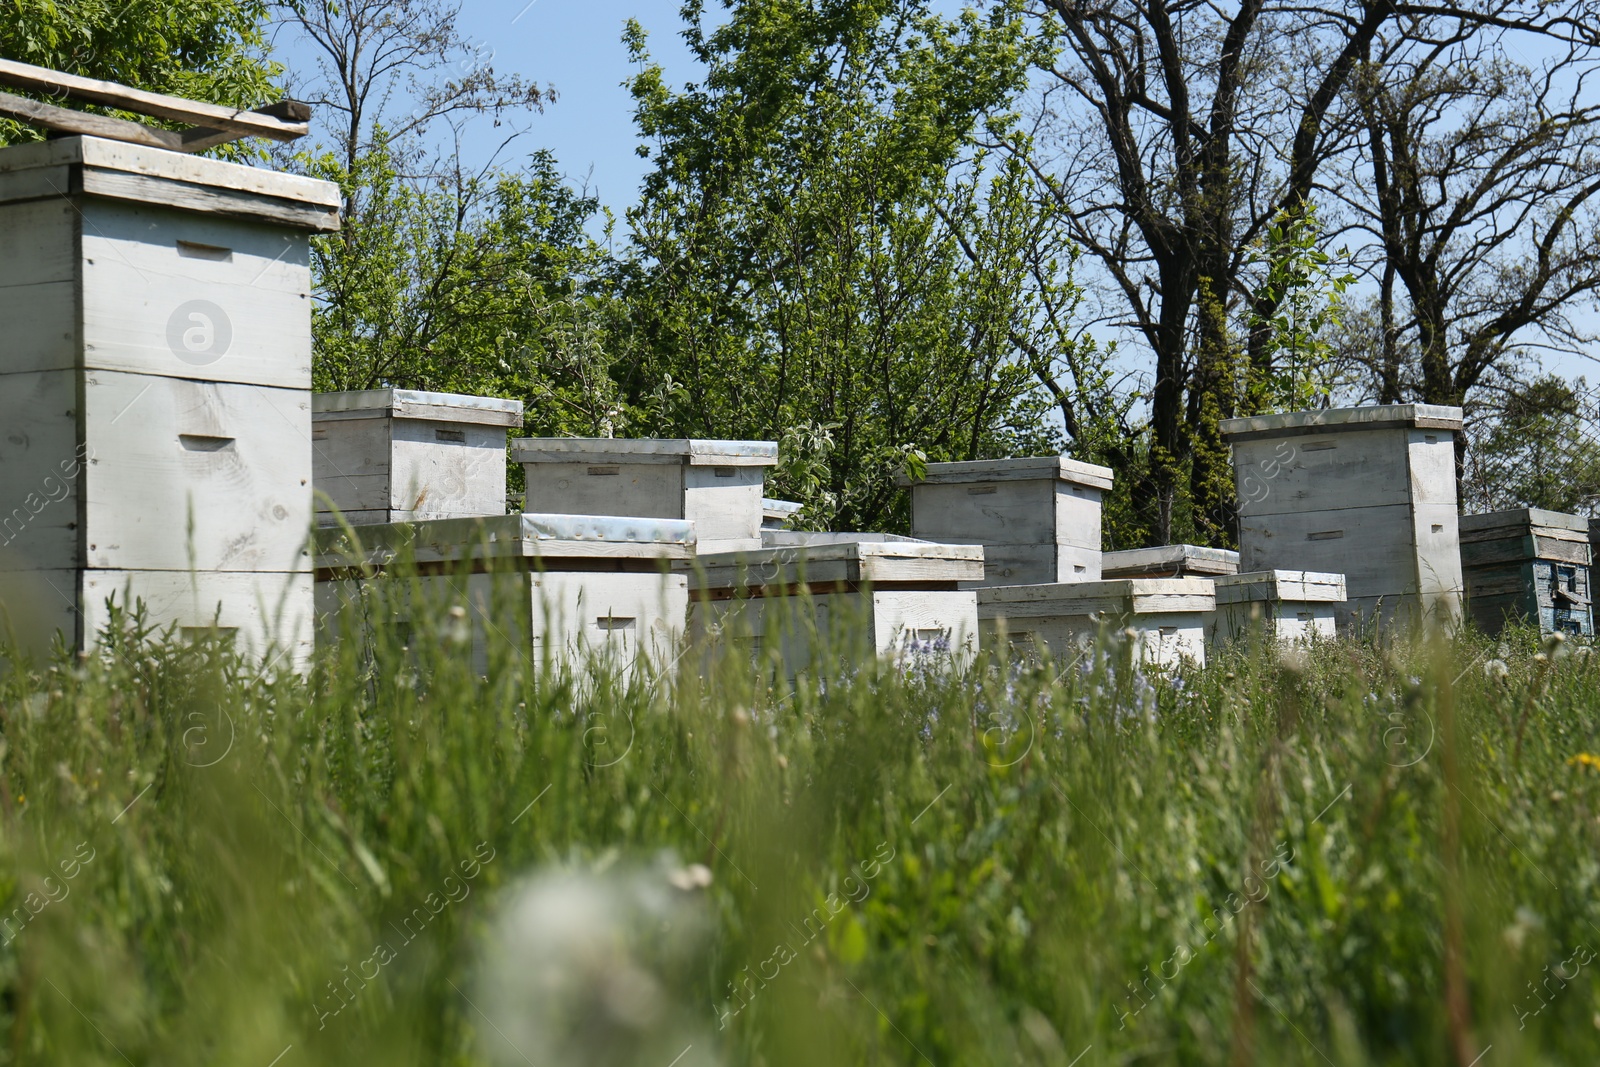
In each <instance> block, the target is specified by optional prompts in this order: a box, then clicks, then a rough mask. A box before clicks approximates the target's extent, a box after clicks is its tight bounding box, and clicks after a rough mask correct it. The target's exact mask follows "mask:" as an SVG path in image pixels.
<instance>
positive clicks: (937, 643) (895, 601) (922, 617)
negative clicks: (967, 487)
mask: <svg viewBox="0 0 1600 1067" xmlns="http://www.w3.org/2000/svg"><path fill="white" fill-rule="evenodd" d="M763 541H764V542H765V544H764V547H762V548H761V549H759V550H756V551H748V552H722V553H712V554H706V553H701V554H700V556H699V557H698V558H697V559H696V560H695V562H694V564H693V570H692V572H691V597H692V599H693V606H692V609H691V614H690V619H691V628H692V630H693V631H694V633H695V635H696V636H697V637H698V638H699V639H701V640H714V641H720V642H721V643H722V644H723V645H725V646H727V645H732V646H734V647H749V646H752V645H753V646H755V647H764V646H767V645H770V644H773V643H776V645H777V646H778V647H779V649H780V650H781V655H782V658H783V661H784V663H785V664H786V665H787V667H788V669H789V671H790V673H791V674H793V673H797V672H798V671H800V670H803V669H806V668H807V667H808V666H810V665H812V664H813V663H815V662H816V660H817V656H818V653H819V649H818V648H817V647H816V645H817V644H818V643H820V644H822V645H825V646H835V648H836V650H838V651H842V652H843V653H844V654H846V655H860V654H864V653H867V652H869V651H870V652H872V653H875V654H877V655H880V656H892V657H911V656H926V657H929V659H928V662H930V663H932V662H940V663H945V664H951V665H954V666H956V667H963V666H965V665H966V664H967V663H969V662H970V661H971V659H972V656H973V655H974V654H975V653H976V651H977V621H978V620H977V597H976V594H975V593H974V591H973V590H971V589H970V588H964V586H965V585H966V584H967V583H970V582H973V581H975V580H977V579H978V578H979V577H980V576H981V575H982V573H983V549H982V548H981V547H979V546H976V545H940V544H931V543H929V542H926V541H920V540H916V539H913V538H909V537H896V536H894V535H892V534H871V533H858V534H829V533H803V532H792V531H781V530H772V531H767V532H766V533H765V534H764V535H763Z"/></svg>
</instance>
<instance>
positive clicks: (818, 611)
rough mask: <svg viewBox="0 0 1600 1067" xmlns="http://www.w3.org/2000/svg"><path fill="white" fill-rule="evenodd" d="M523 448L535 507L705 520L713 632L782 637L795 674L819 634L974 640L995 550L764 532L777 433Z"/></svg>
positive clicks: (699, 622)
mask: <svg viewBox="0 0 1600 1067" xmlns="http://www.w3.org/2000/svg"><path fill="white" fill-rule="evenodd" d="M512 455H513V458H515V459H516V460H517V461H518V462H520V463H521V464H522V466H523V471H524V472H525V481H526V484H527V494H528V495H527V506H528V507H529V508H539V509H549V510H557V509H559V510H564V511H565V510H571V511H584V512H592V513H596V514H606V515H636V516H644V517H653V518H662V519H686V520H689V521H691V522H693V523H694V526H695V531H696V537H697V541H698V547H697V551H696V557H695V560H694V561H693V564H692V565H691V564H687V563H686V564H683V565H681V566H680V570H681V571H682V572H684V573H686V574H687V575H688V578H689V582H690V596H691V599H692V601H693V606H692V608H691V615H692V617H693V625H694V627H695V629H696V631H697V632H698V633H700V634H701V635H705V636H709V635H711V634H717V635H719V636H721V637H723V638H725V639H726V641H727V642H728V643H737V644H740V645H745V644H753V645H757V646H760V645H763V644H764V643H766V642H768V641H769V640H773V639H774V638H776V640H777V644H778V646H779V647H780V649H781V651H782V655H783V657H784V661H785V663H786V664H788V666H789V668H790V669H791V671H795V670H799V669H802V668H803V667H804V666H805V665H806V664H807V663H808V662H810V660H811V657H812V656H813V654H814V651H815V650H814V649H813V648H812V646H811V643H810V638H812V637H819V638H821V639H823V640H826V641H833V640H835V639H837V640H838V641H839V642H841V643H844V642H849V643H850V645H851V647H854V648H855V650H856V651H857V652H860V651H864V650H865V649H867V648H870V650H872V651H875V652H877V653H879V654H894V653H898V652H901V651H904V649H905V648H906V647H908V646H912V647H923V646H935V647H938V648H941V649H946V650H948V651H949V652H951V653H952V654H953V655H954V656H955V657H957V658H961V657H964V656H965V655H967V654H969V653H970V652H971V651H972V646H973V643H974V642H975V640H976V636H975V634H976V628H977V627H976V617H975V610H976V609H975V598H974V596H973V594H972V593H971V592H970V591H963V590H961V589H959V588H958V585H959V584H960V583H961V582H964V581H972V580H976V579H978V578H979V577H981V574H982V560H983V552H982V550H981V549H975V548H968V547H966V546H960V545H932V544H926V543H922V542H917V541H913V540H911V539H909V538H896V537H888V536H885V535H881V534H880V535H875V534H832V535H828V534H804V533H793V532H789V531H785V530H773V529H763V526H764V522H765V521H767V515H768V512H770V511H773V510H775V509H772V508H770V507H768V506H767V503H768V502H766V501H764V498H763V495H762V490H763V486H764V485H765V476H766V471H767V469H768V468H769V467H771V466H773V465H774V464H776V463H777V459H778V448H777V445H776V444H774V443H772V442H768V441H702V440H614V439H567V438H530V439H527V440H522V441H517V442H515V443H514V444H513V446H512ZM858 627H859V630H858V629H857V628H858ZM802 637H803V638H804V640H802V639H801V638H802Z"/></svg>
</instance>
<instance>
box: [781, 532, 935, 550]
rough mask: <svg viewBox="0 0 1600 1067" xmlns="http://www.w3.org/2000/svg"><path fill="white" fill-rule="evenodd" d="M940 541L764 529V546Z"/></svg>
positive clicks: (867, 534) (906, 543)
mask: <svg viewBox="0 0 1600 1067" xmlns="http://www.w3.org/2000/svg"><path fill="white" fill-rule="evenodd" d="M936 543H938V542H934V541H928V540H924V539H923V538H920V537H905V536H903V535H901V534H892V533H823V532H817V531H812V530H762V531H761V546H762V547H763V548H812V547H815V546H817V545H855V544H874V545H885V544H901V545H931V544H936Z"/></svg>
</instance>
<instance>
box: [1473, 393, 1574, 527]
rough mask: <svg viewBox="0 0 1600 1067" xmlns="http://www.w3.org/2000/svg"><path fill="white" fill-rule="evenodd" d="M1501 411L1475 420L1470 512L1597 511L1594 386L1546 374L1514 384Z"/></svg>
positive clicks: (1501, 406) (1503, 402) (1502, 402)
mask: <svg viewBox="0 0 1600 1067" xmlns="http://www.w3.org/2000/svg"><path fill="white" fill-rule="evenodd" d="M1499 408H1500V410H1499V411H1498V412H1497V413H1487V414H1488V415H1489V417H1487V418H1480V419H1478V420H1475V421H1476V422H1478V423H1479V426H1478V427H1476V428H1475V430H1474V432H1473V433H1472V434H1471V438H1472V440H1471V441H1470V444H1469V447H1468V449H1467V460H1466V467H1465V471H1464V477H1463V480H1462V486H1461V495H1462V503H1463V504H1464V506H1465V507H1466V509H1467V511H1468V512H1469V513H1470V512H1478V513H1483V512H1491V511H1502V510H1505V509H1507V508H1519V507H1533V508H1545V509H1548V510H1550V511H1563V512H1568V513H1574V512H1576V513H1584V514H1593V513H1594V510H1595V504H1596V501H1597V500H1600V437H1597V435H1596V433H1595V426H1596V416H1597V414H1600V411H1597V404H1596V397H1595V396H1594V394H1592V393H1591V392H1590V391H1589V390H1588V388H1587V383H1585V381H1584V380H1583V379H1582V378H1579V379H1578V380H1577V381H1576V382H1572V383H1568V382H1566V381H1563V380H1562V379H1560V378H1558V377H1556V376H1554V375H1545V376H1544V377H1541V378H1538V379H1536V380H1534V381H1532V382H1530V383H1528V384H1526V385H1513V386H1511V387H1510V388H1509V389H1507V390H1506V391H1505V393H1504V396H1503V399H1502V400H1501V402H1500V405H1499ZM1496 415H1497V416H1498V417H1495V416H1496Z"/></svg>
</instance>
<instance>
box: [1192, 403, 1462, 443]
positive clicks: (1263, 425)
mask: <svg viewBox="0 0 1600 1067" xmlns="http://www.w3.org/2000/svg"><path fill="white" fill-rule="evenodd" d="M1217 425H1218V428H1219V429H1220V430H1221V431H1222V436H1223V437H1224V438H1226V439H1231V440H1236V441H1247V440H1251V439H1253V438H1257V437H1296V436H1303V435H1306V434H1314V433H1341V432H1347V431H1357V430H1389V429H1415V430H1446V431H1450V432H1454V433H1459V432H1460V431H1461V426H1462V415H1461V409H1460V408H1454V407H1445V406H1443V405H1441V404H1383V405H1376V406H1372V407H1362V408H1328V409H1327V410H1326V411H1291V412H1288V413H1286V414H1282V415H1252V416H1250V417H1249V418H1243V419H1223V420H1222V421H1221V422H1220V423H1218V424H1217Z"/></svg>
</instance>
